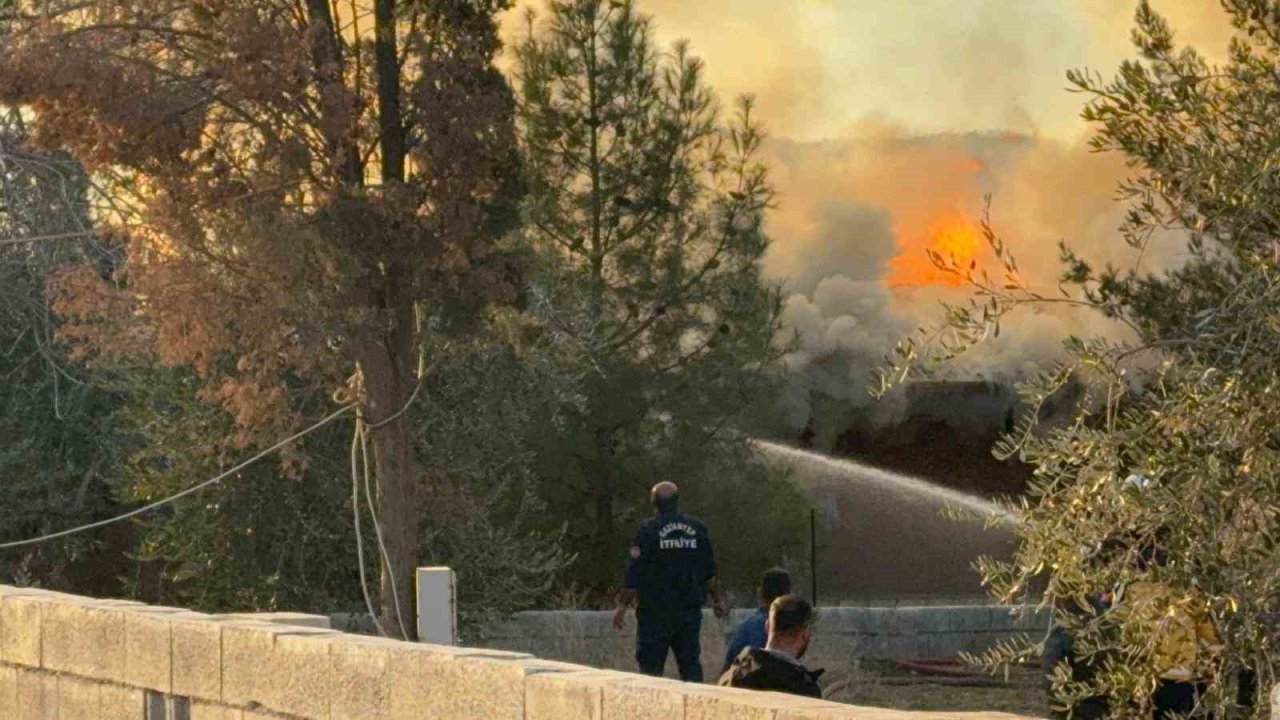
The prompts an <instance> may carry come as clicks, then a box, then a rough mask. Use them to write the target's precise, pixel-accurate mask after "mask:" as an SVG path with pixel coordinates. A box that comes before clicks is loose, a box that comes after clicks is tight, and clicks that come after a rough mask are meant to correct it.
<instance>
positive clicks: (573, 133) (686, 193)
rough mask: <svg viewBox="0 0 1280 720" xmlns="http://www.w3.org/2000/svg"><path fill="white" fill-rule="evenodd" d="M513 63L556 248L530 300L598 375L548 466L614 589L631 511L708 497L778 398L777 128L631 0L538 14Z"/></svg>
mask: <svg viewBox="0 0 1280 720" xmlns="http://www.w3.org/2000/svg"><path fill="white" fill-rule="evenodd" d="M515 74H516V85H517V90H518V95H519V100H518V102H519V137H520V142H521V149H522V150H523V154H524V161H525V169H526V174H525V177H526V187H527V190H528V195H527V197H526V201H525V203H524V206H523V209H524V214H523V219H524V222H525V232H526V233H527V235H528V236H529V238H530V239H531V241H532V242H533V244H534V246H535V247H536V249H537V250H538V251H539V253H540V254H541V257H542V260H543V263H542V267H543V271H542V272H541V273H540V274H536V275H535V277H534V281H533V287H532V292H531V295H532V301H531V307H532V311H533V313H534V314H535V315H536V316H538V317H539V319H540V321H541V322H542V324H543V326H544V328H545V329H546V331H547V332H548V334H549V337H550V338H551V346H552V347H554V348H556V349H557V351H558V352H560V353H561V354H562V360H561V364H562V365H563V366H566V367H575V368H578V369H579V370H580V372H579V373H578V376H577V378H578V379H577V383H576V386H575V387H574V388H573V389H572V390H566V391H565V393H564V397H563V399H562V410H563V416H562V418H561V422H562V423H563V425H562V426H561V427H558V428H557V433H556V435H555V437H553V438H549V439H548V443H547V446H545V447H544V450H543V452H542V458H541V461H542V475H543V477H544V480H545V483H546V486H547V493H548V495H550V496H551V497H552V498H553V499H554V501H553V502H552V507H558V508H564V511H565V512H566V513H567V514H568V515H569V516H570V517H571V518H572V519H573V520H572V524H571V537H572V539H573V543H572V545H573V546H575V547H577V548H581V549H583V552H584V553H586V554H587V557H585V558H584V562H585V563H586V566H585V575H586V578H587V579H588V580H589V581H590V582H591V583H593V584H594V585H596V586H607V585H608V583H609V582H610V581H611V580H616V572H617V564H618V563H619V562H620V561H621V553H622V551H623V550H624V549H625V540H624V539H623V538H620V537H619V529H618V526H619V524H620V521H621V520H622V519H624V518H620V517H619V511H620V510H621V511H623V512H624V513H625V512H626V509H627V508H637V507H638V506H643V498H644V488H645V487H646V486H647V485H648V484H650V483H652V482H654V481H656V480H658V479H661V478H664V477H667V476H671V479H674V480H676V481H677V482H682V481H689V484H688V485H687V486H686V495H688V496H693V497H696V496H698V495H699V494H702V493H705V496H706V497H710V495H711V494H712V493H711V492H710V491H709V490H708V489H700V487H699V486H700V484H701V483H700V481H702V480H706V481H708V482H710V481H711V480H713V479H714V477H713V476H714V475H716V474H717V473H722V472H725V471H726V466H725V463H726V462H727V461H728V460H727V459H728V458H730V457H737V458H738V461H742V462H745V461H746V458H745V453H746V446H745V439H744V437H743V436H742V433H741V428H742V427H743V423H744V420H746V419H747V418H748V416H749V415H750V412H751V411H752V410H753V409H758V408H759V407H761V406H762V405H764V404H766V403H767V402H768V400H769V398H771V397H772V396H771V392H772V382H773V376H772V370H773V361H774V360H775V359H776V357H777V350H778V348H777V346H776V345H775V342H774V338H775V334H776V331H777V313H778V293H777V291H776V289H775V288H772V287H770V286H768V285H767V284H766V283H764V282H763V281H762V279H761V276H760V261H761V258H762V257H763V255H764V253H765V250H766V248H767V246H768V241H767V238H766V236H765V233H764V232H763V227H762V225H763V220H764V215H765V212H766V210H767V209H768V208H769V206H770V203H771V201H772V199H773V187H772V185H771V184H770V182H769V178H768V173H767V171H766V168H765V167H764V165H763V164H762V163H761V162H760V160H759V151H760V147H761V143H762V142H763V139H764V136H763V133H762V131H761V129H760V127H759V126H758V125H757V124H756V122H755V121H754V119H753V118H752V115H751V101H750V99H749V98H744V99H743V100H742V101H741V102H739V103H738V105H737V109H736V113H735V115H734V117H733V118H732V120H731V121H729V122H725V121H724V120H723V119H722V113H721V110H720V108H719V106H718V104H717V101H716V99H715V97H714V95H713V94H712V92H711V91H710V90H709V89H708V88H707V87H706V85H705V83H704V81H703V72H702V63H701V62H700V61H699V60H697V59H696V58H695V57H693V56H692V55H691V54H690V52H689V49H688V47H687V46H686V45H684V44H678V45H677V46H676V47H675V48H674V50H673V51H672V52H671V53H670V54H663V53H661V52H660V50H659V49H658V48H657V47H655V45H654V42H653V39H652V27H651V21H650V20H649V19H648V18H646V17H643V16H641V15H639V14H638V13H637V12H636V10H635V7H634V3H633V2H631V1H630V0H621V1H613V2H606V1H605V0H562V1H557V2H552V3H550V5H549V8H548V14H547V17H546V18H545V20H543V21H541V22H539V21H538V20H537V18H535V17H533V16H532V15H530V17H529V30H528V37H527V38H526V39H525V40H524V41H523V42H522V43H521V44H520V45H519V47H518V52H517V65H516V71H515ZM730 464H732V463H730ZM709 487H710V486H709V485H708V486H707V488H709ZM588 548H589V550H588Z"/></svg>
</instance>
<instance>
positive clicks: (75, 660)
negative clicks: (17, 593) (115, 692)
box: [19, 598, 124, 681]
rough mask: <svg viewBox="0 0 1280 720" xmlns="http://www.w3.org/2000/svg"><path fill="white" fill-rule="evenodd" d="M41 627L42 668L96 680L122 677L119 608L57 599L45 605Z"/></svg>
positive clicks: (121, 630) (120, 617)
mask: <svg viewBox="0 0 1280 720" xmlns="http://www.w3.org/2000/svg"><path fill="white" fill-rule="evenodd" d="M19 601H21V598H19ZM40 629H41V633H42V636H43V637H42V642H43V649H42V653H41V666H42V667H44V668H46V669H49V670H56V671H58V672H68V673H72V674H74V675H80V676H82V677H91V678H96V679H98V680H108V681H123V680H124V612H123V611H122V610H120V609H118V608H114V607H109V606H105V605H95V604H93V603H88V602H83V601H78V600H74V599H66V600H63V599H58V600H57V601H55V602H49V603H47V604H46V605H44V608H43V610H42V612H41V615H40Z"/></svg>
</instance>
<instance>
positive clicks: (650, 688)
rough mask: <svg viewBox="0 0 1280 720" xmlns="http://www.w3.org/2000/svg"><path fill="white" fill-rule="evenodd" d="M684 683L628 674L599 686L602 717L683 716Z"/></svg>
mask: <svg viewBox="0 0 1280 720" xmlns="http://www.w3.org/2000/svg"><path fill="white" fill-rule="evenodd" d="M687 687H688V686H687V685H685V683H682V682H678V681H675V680H665V679H662V678H648V677H644V676H642V675H631V676H630V680H628V681H627V682H624V683H609V684H607V685H605V686H604V687H603V689H602V690H603V695H604V699H603V700H604V717H605V718H606V720H671V718H683V717H684V699H685V690H686V688H687Z"/></svg>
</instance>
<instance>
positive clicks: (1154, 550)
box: [1113, 543, 1221, 720]
mask: <svg viewBox="0 0 1280 720" xmlns="http://www.w3.org/2000/svg"><path fill="white" fill-rule="evenodd" d="M1165 562H1166V557H1165V552H1164V551H1163V550H1162V549H1159V548H1158V547H1156V546H1155V544H1154V543H1153V544H1150V545H1148V546H1147V547H1144V548H1142V549H1141V550H1139V552H1138V557H1137V565H1138V569H1140V570H1148V569H1149V568H1150V567H1152V566H1153V565H1156V566H1158V565H1164V564H1165ZM1113 610H1114V611H1116V612H1117V613H1118V614H1119V615H1120V616H1121V617H1123V618H1126V619H1129V618H1132V619H1133V620H1135V621H1139V622H1141V623H1142V624H1143V626H1144V627H1150V628H1153V629H1154V630H1153V631H1154V637H1153V638H1152V640H1153V649H1154V651H1155V660H1156V664H1157V667H1158V669H1159V672H1160V682H1159V684H1158V685H1157V686H1156V690H1155V693H1154V694H1153V696H1152V705H1153V706H1154V717H1155V718H1156V720H1166V719H1167V718H1173V717H1175V716H1187V715H1190V714H1192V713H1193V711H1195V710H1196V707H1197V705H1198V704H1199V700H1200V696H1201V695H1203V694H1204V692H1205V690H1206V689H1207V687H1208V684H1209V682H1210V681H1211V680H1212V676H1211V666H1212V660H1213V657H1214V655H1215V654H1217V653H1218V652H1219V651H1220V650H1221V643H1220V642H1219V639H1218V633H1217V629H1216V628H1215V627H1214V624H1213V619H1212V618H1211V617H1210V616H1209V613H1208V611H1207V610H1206V609H1205V608H1204V606H1203V604H1202V601H1201V600H1200V598H1199V597H1197V595H1196V594H1195V593H1186V594H1182V593H1177V592H1175V591H1174V590H1173V589H1172V588H1170V587H1169V586H1167V585H1165V584H1164V583H1161V582H1158V581H1155V580H1139V581H1134V582H1132V583H1129V584H1128V585H1127V586H1126V587H1124V588H1121V589H1120V591H1119V592H1118V593H1117V594H1116V599H1115V604H1114V605H1113Z"/></svg>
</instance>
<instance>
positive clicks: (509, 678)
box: [387, 643, 589, 720]
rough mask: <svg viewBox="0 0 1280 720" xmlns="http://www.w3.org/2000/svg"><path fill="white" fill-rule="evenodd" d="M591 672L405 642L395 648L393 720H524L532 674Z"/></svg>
mask: <svg viewBox="0 0 1280 720" xmlns="http://www.w3.org/2000/svg"><path fill="white" fill-rule="evenodd" d="M588 669H589V668H584V667H582V666H575V665H566V664H563V663H554V662H546V661H540V660H525V659H521V658H519V656H517V655H511V654H503V653H491V652H485V651H472V650H466V649H463V648H451V647H445V646H440V645H425V644H418V643H403V647H400V648H395V649H393V650H391V657H390V665H389V667H388V674H387V677H388V682H389V688H388V690H389V693H390V699H391V713H390V717H391V718H393V719H394V720H410V719H411V718H412V719H416V718H424V717H439V718H446V717H447V718H450V719H451V720H502V719H503V718H510V720H523V718H524V690H525V680H526V679H527V678H528V677H529V676H531V675H534V674H537V673H542V672H565V671H582V670H588Z"/></svg>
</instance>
